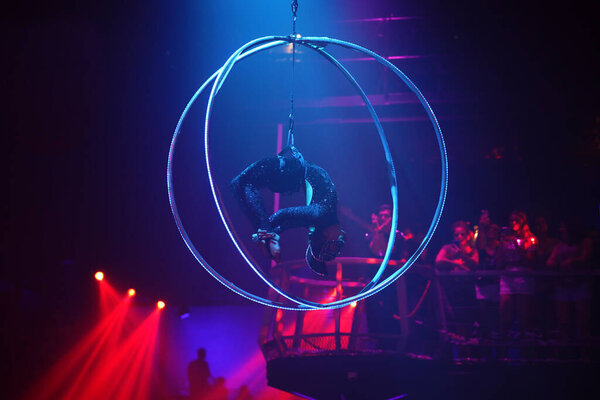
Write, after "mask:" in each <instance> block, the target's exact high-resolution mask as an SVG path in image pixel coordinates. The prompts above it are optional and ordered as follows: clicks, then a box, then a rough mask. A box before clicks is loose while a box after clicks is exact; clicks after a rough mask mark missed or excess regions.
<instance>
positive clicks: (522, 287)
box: [496, 211, 537, 338]
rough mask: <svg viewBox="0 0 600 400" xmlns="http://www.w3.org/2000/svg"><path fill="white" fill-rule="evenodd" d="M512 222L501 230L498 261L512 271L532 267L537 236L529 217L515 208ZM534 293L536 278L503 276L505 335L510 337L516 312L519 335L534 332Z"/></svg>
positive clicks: (501, 321)
mask: <svg viewBox="0 0 600 400" xmlns="http://www.w3.org/2000/svg"><path fill="white" fill-rule="evenodd" d="M509 222H510V228H507V229H505V230H503V232H502V239H501V241H500V246H499V247H498V253H497V257H496V264H497V265H498V267H501V268H504V269H505V270H506V271H509V272H524V271H528V270H531V263H532V261H533V259H534V257H535V250H536V244H537V239H536V237H535V236H533V234H532V233H531V231H530V229H529V225H528V224H527V216H526V215H525V213H524V212H522V211H513V212H512V213H511V214H510V217H509ZM533 295H534V281H533V279H532V278H531V277H527V276H519V275H517V276H510V275H503V276H502V277H501V278H500V334H501V335H502V337H503V338H506V337H507V336H508V333H509V331H510V329H511V328H512V325H513V322H514V317H515V314H516V316H517V323H518V332H517V336H520V335H522V334H524V333H525V332H531V329H532V323H531V322H532V321H531V319H532V306H533Z"/></svg>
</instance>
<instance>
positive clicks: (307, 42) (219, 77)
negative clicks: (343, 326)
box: [167, 36, 448, 310]
mask: <svg viewBox="0 0 600 400" xmlns="http://www.w3.org/2000/svg"><path fill="white" fill-rule="evenodd" d="M287 43H294V44H300V45H302V46H305V47H307V48H310V49H312V50H314V51H316V52H318V53H319V54H321V55H322V56H323V57H325V58H326V59H327V60H328V61H330V62H331V63H332V64H333V65H334V66H336V67H337V68H338V69H339V70H340V71H341V72H342V73H343V74H344V75H345V77H346V78H347V79H348V80H349V81H350V83H352V85H353V86H354V87H355V89H356V90H357V91H358V93H359V94H360V95H361V97H362V98H363V100H364V102H365V105H366V106H367V108H368V110H369V112H370V114H371V117H372V119H373V121H374V123H375V125H376V128H377V130H378V133H379V136H380V140H381V143H382V146H383V148H384V152H385V156H386V162H387V168H388V179H389V181H390V191H391V194H392V202H393V212H392V227H391V228H392V231H395V230H396V228H397V219H398V210H397V208H398V204H397V203H398V199H397V185H396V175H395V171H394V164H393V161H392V158H391V152H390V150H389V147H388V145H387V139H386V137H385V133H384V131H383V128H382V127H381V122H380V121H379V118H378V117H377V114H376V112H375V110H374V108H373V106H372V104H371V103H370V101H369V99H368V98H367V96H366V94H365V93H364V91H363V90H362V89H361V87H360V86H359V85H358V83H357V82H356V80H355V79H354V77H353V76H352V75H351V74H350V73H349V72H348V71H347V70H346V69H345V68H344V67H343V66H342V65H341V64H340V63H339V62H338V61H337V60H336V59H335V58H334V57H333V56H331V55H330V54H329V53H327V52H325V51H324V50H323V44H335V45H339V46H341V47H344V48H347V49H351V50H355V51H358V52H361V53H363V54H366V55H368V56H370V57H372V58H373V59H375V60H376V61H378V62H379V63H380V64H382V65H384V66H385V67H387V68H390V69H391V70H392V71H393V72H394V73H395V74H396V75H397V76H398V77H399V78H400V79H402V81H403V82H404V83H405V84H406V85H407V86H408V87H409V89H410V90H411V91H412V92H413V93H414V94H415V95H416V96H417V98H418V99H419V101H420V102H421V104H422V106H423V107H424V109H425V111H426V112H427V115H428V116H429V119H430V121H431V123H432V124H433V127H434V130H435V134H436V138H437V141H438V147H439V149H440V157H441V165H442V174H441V187H440V195H439V199H438V204H437V207H436V211H435V214H434V216H433V219H432V221H431V225H430V227H429V230H428V231H427V234H426V235H425V237H424V239H423V241H422V242H421V244H420V245H419V247H418V248H417V250H415V252H414V253H413V254H412V255H411V257H409V259H408V260H407V261H406V263H405V264H404V265H403V266H402V267H401V268H399V269H398V270H397V271H395V272H394V273H392V274H391V275H390V276H389V277H388V278H386V279H385V280H384V281H382V282H379V280H380V278H381V276H382V275H383V272H384V271H385V269H386V267H387V263H388V262H389V259H390V256H391V251H392V248H393V245H394V239H395V235H390V239H389V241H388V248H387V250H386V253H385V255H384V258H383V261H382V263H381V265H380V267H379V269H378V271H377V273H376V274H375V276H374V277H373V279H372V280H371V281H370V282H369V283H368V284H367V285H366V287H365V288H364V289H363V290H362V291H361V292H360V293H358V294H357V295H354V296H351V297H348V298H346V299H344V300H338V301H334V302H330V303H323V304H320V303H315V302H311V301H308V300H306V299H302V298H299V297H296V296H293V295H290V294H288V293H286V292H285V291H283V290H282V289H280V288H279V287H277V285H275V284H274V283H273V282H272V281H271V280H270V279H269V278H268V277H267V276H265V275H264V274H263V273H262V270H261V269H260V268H258V267H256V266H255V263H254V262H253V261H252V260H251V258H250V257H249V255H248V254H247V252H246V251H245V250H244V249H243V245H242V244H241V243H240V240H239V239H238V238H237V234H236V233H235V231H234V230H233V229H232V228H231V227H230V221H229V218H228V217H227V216H226V214H225V213H224V206H223V202H222V200H221V197H220V193H219V190H218V188H217V187H216V185H215V183H214V179H213V176H212V170H211V164H210V154H209V150H210V148H209V127H210V117H211V111H212V107H213V101H214V97H215V96H216V94H217V93H218V91H219V89H220V88H221V86H222V85H223V83H224V82H225V79H226V78H227V75H228V74H229V72H230V71H231V69H232V68H233V65H234V64H235V63H236V62H238V61H240V60H243V59H244V58H246V57H248V56H250V55H252V54H255V53H257V52H260V51H263V50H266V49H269V48H272V47H276V46H281V45H284V44H287ZM213 81H214V82H213ZM211 82H213V86H212V90H211V93H210V97H209V100H208V104H207V108H206V119H205V127H204V147H205V149H204V151H205V160H206V166H207V172H208V177H209V182H210V187H211V191H212V194H213V199H214V201H215V205H216V207H217V210H218V212H219V215H220V217H221V221H222V222H223V225H224V226H225V229H226V230H227V233H228V234H229V237H230V238H231V240H232V242H233V244H234V245H235V247H236V248H237V250H238V252H239V253H240V254H241V255H242V257H243V258H244V260H245V261H246V262H247V263H248V265H249V266H250V267H251V268H252V269H253V271H254V272H255V273H256V274H257V275H258V276H259V277H260V278H261V279H262V280H263V281H264V282H265V283H266V284H267V285H268V286H269V287H271V288H272V289H273V290H274V291H275V292H277V293H278V294H280V295H281V296H283V297H284V298H285V299H287V300H289V301H290V302H291V303H295V304H288V303H282V302H279V301H274V300H270V299H266V298H263V297H261V296H257V295H254V294H252V293H250V292H247V291H245V290H243V289H241V288H239V287H238V286H236V285H235V284H233V283H232V282H230V281H228V280H227V279H225V278H224V277H223V276H221V275H220V274H219V273H218V272H217V271H216V270H215V269H213V268H212V267H211V266H210V265H209V264H208V263H207V262H206V260H204V258H203V257H202V256H201V254H200V253H199V252H198V250H197V249H196V248H195V246H194V245H193V243H192V242H191V240H190V238H189V236H188V235H187V232H186V230H185V228H184V226H183V223H182V221H181V218H180V216H179V212H178V210H177V206H176V203H175V195H174V191H173V182H172V167H173V155H174V151H175V145H176V142H177V138H178V136H179V134H180V131H181V126H182V123H183V121H184V120H185V117H186V116H187V113H188V112H189V110H190V108H191V106H192V105H193V104H194V102H195V101H196V99H197V98H198V96H199V95H200V94H201V93H202V92H203V91H204V90H205V89H206V88H207V87H208V85H209V84H210V83H211ZM447 184H448V160H447V155H446V147H445V143H444V139H443V136H442V132H441V129H440V127H439V124H438V122H437V119H436V117H435V114H434V113H433V110H432V109H431V107H430V106H429V103H428V102H427V100H426V99H425V97H424V96H423V95H422V94H421V92H420V91H419V89H418V88H417V87H416V86H415V85H414V84H413V83H412V81H410V79H409V78H408V77H406V75H404V73H402V71H400V70H399V69H398V68H397V67H396V66H395V65H393V64H392V63H390V62H389V61H388V60H386V59H384V58H383V57H381V56H379V55H378V54H376V53H374V52H372V51H370V50H368V49H365V48H363V47H361V46H358V45H356V44H353V43H349V42H344V41H341V40H337V39H331V38H327V37H307V38H296V37H295V36H291V37H289V36H269V37H263V38H259V39H255V40H253V41H251V42H249V43H247V44H246V45H244V46H242V47H241V48H240V49H238V50H237V51H236V52H235V53H233V54H232V55H231V57H230V58H229V59H228V60H227V62H226V63H225V64H224V65H223V67H221V68H220V69H219V70H218V71H216V72H215V73H214V74H213V75H212V76H211V77H210V78H209V79H208V80H206V82H204V84H203V85H202V86H201V87H200V89H198V91H196V93H195V94H194V96H192V98H191V100H190V101H189V102H188V104H187V106H186V107H185V109H184V111H183V113H182V115H181V117H180V119H179V121H178V123H177V126H176V128H175V132H174V134H173V138H172V140H171V146H170V149H169V158H168V165H167V190H168V194H169V203H170V205H171V210H172V213H173V216H174V218H175V222H176V224H177V227H178V229H179V232H180V234H181V236H182V238H183V240H184V242H185V244H186V246H187V247H188V249H189V250H190V252H191V253H192V254H193V255H194V257H195V258H196V260H197V261H198V262H199V263H200V264H201V265H202V266H203V267H204V268H205V269H206V270H207V272H208V273H209V274H211V275H212V276H213V277H214V278H215V279H217V280H218V281H219V282H221V284H223V285H224V286H226V287H228V288H229V289H231V290H232V291H234V292H235V293H237V294H239V295H241V296H243V297H245V298H247V299H249V300H252V301H255V302H257V303H260V304H263V305H266V306H271V307H276V308H282V309H288V310H317V309H333V308H340V307H344V306H346V305H348V304H350V303H352V302H355V301H359V300H362V299H364V298H366V297H368V296H370V295H373V294H375V293H377V292H379V291H381V290H383V289H384V288H386V287H387V286H389V285H390V284H391V283H392V282H394V281H395V280H396V279H398V278H399V277H400V276H401V275H402V274H403V273H404V272H406V271H407V270H408V269H409V268H410V266H412V264H413V263H414V262H415V261H416V260H417V259H418V257H419V256H420V255H421V253H422V252H423V250H424V249H425V247H426V246H427V244H428V243H429V241H430V240H431V237H432V235H433V233H434V231H435V229H436V227H437V225H438V223H439V220H440V218H441V214H442V209H443V206H444V202H445V198H446V191H447Z"/></svg>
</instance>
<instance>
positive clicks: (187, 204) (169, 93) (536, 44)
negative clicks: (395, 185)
mask: <svg viewBox="0 0 600 400" xmlns="http://www.w3.org/2000/svg"><path fill="white" fill-rule="evenodd" d="M290 14H291V13H290V9H289V2H288V1H278V2H267V1H241V0H239V1H229V2H194V1H178V2H164V1H147V2H144V3H140V4H133V3H122V2H111V1H108V2H99V3H98V2H96V3H92V4H82V3H81V2H75V1H66V2H60V3H56V4H53V3H52V2H22V3H20V4H19V5H13V6H11V7H10V8H9V9H4V10H3V11H2V13H1V15H0V19H1V24H0V25H1V28H0V36H1V37H2V49H3V57H2V69H3V79H2V94H3V96H2V102H3V107H2V110H3V118H2V149H3V150H4V151H3V153H4V157H3V158H2V161H3V165H2V171H3V172H4V173H5V174H6V175H5V179H4V182H5V187H6V191H5V195H4V197H3V199H4V201H3V202H2V209H1V213H2V240H1V242H0V243H1V244H0V246H1V247H0V251H1V253H0V255H1V260H2V265H3V268H2V272H3V273H2V280H1V282H2V298H3V306H4V307H3V310H4V314H5V315H6V316H7V318H4V321H5V327H3V332H4V333H3V334H4V336H5V337H4V343H6V345H7V348H9V349H10V351H9V352H8V354H9V357H10V358H11V363H16V364H14V365H16V366H17V367H18V366H19V365H22V363H25V362H27V360H30V359H34V358H35V354H36V353H40V352H43V351H41V349H40V347H39V346H36V345H32V343H35V342H36V340H37V337H39V335H46V336H47V337H49V338H54V339H56V342H55V343H57V344H56V346H48V347H49V348H50V349H52V348H53V347H57V348H59V347H60V346H59V344H60V343H68V342H69V337H73V336H74V335H76V333H77V329H82V328H80V326H83V325H84V323H83V322H81V321H84V320H85V318H82V317H83V316H84V313H85V309H86V308H85V306H84V305H85V304H87V303H86V301H91V300H90V298H92V297H93V295H94V291H93V290H92V289H93V282H91V276H92V274H93V272H94V271H96V270H98V269H102V270H103V271H104V272H105V273H106V274H107V276H108V279H109V280H110V281H111V283H112V284H114V285H115V286H117V287H118V288H120V289H122V290H126V289H127V288H128V287H135V288H136V290H137V291H138V293H139V294H140V296H139V297H140V299H141V300H140V301H147V302H151V301H155V300H156V299H158V298H164V299H166V301H167V303H168V304H172V305H174V306H183V305H191V304H193V305H215V304H232V303H236V304H240V303H243V302H246V300H244V299H241V298H239V297H238V296H236V295H234V294H232V293H230V292H229V291H228V290H226V289H225V288H223V287H222V286H221V285H220V284H218V283H217V282H216V281H214V280H213V279H212V278H210V276H209V275H208V274H207V273H206V272H205V271H204V270H203V269H202V268H201V267H200V266H199V265H198V264H197V263H196V261H195V260H194V259H193V257H192V256H191V255H190V254H189V252H188V251H187V249H186V248H185V246H184V244H183V242H182V240H181V238H180V237H179V234H178V232H177V229H176V226H175V224H174V222H173V218H172V216H171V213H170V209H169V204H168V198H167V192H166V161H167V152H168V148H169V144H170V140H171V135H172V131H173V129H174V127H175V124H176V122H177V120H178V118H179V116H180V114H181V112H182V110H183V108H184V107H185V105H186V103H187V101H188V100H189V98H190V97H191V96H192V95H193V93H194V91H195V90H196V89H197V88H198V87H199V86H200V85H201V84H202V82H204V80H205V79H207V78H208V77H209V76H210V75H211V74H212V73H213V72H214V71H215V70H216V69H217V68H219V66H220V65H222V64H223V63H224V62H225V60H226V59H227V57H228V56H229V55H230V54H231V53H232V52H233V51H234V50H235V49H236V48H238V47H239V46H240V45H242V44H243V43H245V42H247V41H249V40H251V39H253V38H255V37H258V36H264V35H273V34H288V33H289V32H290V31H291V20H290ZM597 15H598V9H597V7H596V6H593V5H592V2H575V3H561V4H558V5H553V4H552V3H549V2H537V1H536V2H529V1H525V2H522V1H521V2H519V1H459V2H443V1H436V0H427V1H418V2H417V1H407V2H392V1H383V0H377V1H369V2H363V1H337V0H336V1H327V2H321V1H316V0H312V1H300V8H299V16H298V25H297V26H298V31H299V32H301V33H302V34H303V35H315V36H321V35H322V36H331V37H337V38H340V39H345V40H349V41H352V42H355V43H357V44H360V45H363V46H365V47H367V48H369V49H372V50H373V51H376V52H378V53H380V54H382V55H384V56H398V55H415V56H419V57H418V58H409V59H402V60H398V61H397V62H395V64H396V65H397V66H398V67H399V68H400V69H402V70H403V71H404V72H405V73H406V74H407V75H408V76H409V77H411V79H413V81H414V82H415V84H416V85H417V86H418V87H419V88H421V90H422V91H423V93H424V94H425V96H426V97H427V98H428V99H430V102H431V104H432V107H433V109H434V111H435V112H436V115H437V116H438V117H439V120H440V125H441V128H442V131H443V132H444V135H445V138H446V143H447V146H448V155H449V166H450V182H449V192H448V199H447V203H446V208H445V213H444V216H443V218H442V222H441V224H440V227H439V228H438V231H437V232H436V235H435V236H434V239H433V241H432V244H431V245H430V249H431V252H432V253H435V252H437V250H438V249H439V247H440V245H441V244H442V243H444V242H445V241H447V240H449V236H450V235H449V227H450V225H451V223H452V222H453V221H455V220H457V219H466V220H470V221H472V222H474V223H476V222H477V218H478V215H479V212H480V210H481V209H483V208H485V209H488V210H490V214H491V216H492V219H493V220H494V221H496V222H498V223H499V224H501V225H502V224H506V220H507V217H508V213H509V212H510V211H511V210H513V209H523V210H525V211H526V212H527V213H528V215H529V216H530V217H535V216H539V215H543V216H546V217H547V218H548V219H549V221H550V225H551V228H552V229H555V228H556V225H557V224H558V222H559V221H560V220H561V219H562V218H564V217H567V216H571V215H577V216H579V217H580V218H582V219H584V220H585V221H586V223H587V224H588V226H589V227H590V228H597V226H598V221H599V218H598V206H599V204H598V198H599V196H598V195H599V190H600V188H599V185H598V182H599V181H600V180H599V179H598V172H599V170H600V169H599V161H600V107H599V101H598V92H599V80H598V78H597V76H598V70H599V68H598V67H599V66H600V63H599V59H598V24H597ZM389 16H411V17H417V18H415V19H410V20H406V21H389V22H352V20H354V19H362V18H375V17H389ZM335 51H337V50H332V52H334V53H335ZM335 54H337V55H339V56H340V58H344V57H356V55H353V54H351V53H349V52H344V51H339V52H338V53H335ZM261 57H262V58H261ZM300 58H301V62H300V63H298V64H297V69H296V77H295V79H296V81H295V90H296V97H297V104H298V105H297V120H298V125H297V135H298V136H297V137H298V139H297V140H298V143H299V145H300V148H301V150H302V151H303V152H304V154H305V156H306V157H307V158H308V159H310V160H311V161H314V162H316V163H317V164H320V165H322V166H324V167H325V168H326V169H328V171H329V172H330V173H331V175H332V177H333V178H334V181H335V182H336V186H337V187H338V191H339V193H340V204H341V205H342V206H343V207H344V208H345V209H346V210H351V212H352V213H353V214H354V215H356V216H358V217H359V218H361V219H363V220H364V221H368V220H369V215H370V213H371V212H373V211H375V210H376V209H377V207H378V205H379V204H381V203H383V202H389V201H390V200H389V194H388V193H389V191H388V189H387V187H386V180H385V175H384V173H383V171H384V169H383V158H382V154H381V150H380V149H379V147H377V139H376V136H375V134H374V129H373V128H372V126H371V125H369V124H367V123H354V124H353V123H343V124H341V123H340V124H333V123H322V122H323V120H324V119H332V118H333V119H338V120H341V121H347V120H348V119H362V118H364V119H367V118H368V114H367V113H366V111H365V110H364V109H362V108H357V107H354V108H344V107H331V108H328V109H321V108H318V107H312V106H311V104H313V105H314V103H315V102H316V101H318V100H319V99H322V98H324V97H332V96H345V95H350V94H352V93H351V90H350V89H351V88H350V87H349V86H348V85H345V84H344V82H343V81H341V80H340V78H339V76H338V75H336V74H335V71H333V70H332V69H331V67H330V66H327V64H324V63H323V62H322V61H319V60H317V59H316V57H314V56H312V58H311V55H309V54H304V53H303V54H302V55H301V56H300ZM349 65H350V66H352V68H354V69H353V72H356V75H357V77H358V78H359V80H360V81H361V83H363V82H364V83H363V84H364V85H365V90H366V91H367V93H369V94H374V93H388V92H392V93H394V92H406V88H405V87H402V85H401V84H400V83H399V82H398V81H397V80H396V79H395V78H393V77H392V76H390V74H389V72H386V71H385V70H384V69H383V68H381V67H378V66H376V65H375V64H374V63H369V62H364V63H360V62H354V63H352V62H351V63H350V64H349ZM289 66H290V64H289V59H288V58H286V56H285V55H284V54H283V53H276V52H275V53H270V54H267V55H264V56H257V57H256V60H248V61H247V62H244V63H243V64H242V63H240V66H239V68H238V67H236V69H235V70H234V72H233V73H232V75H231V77H230V78H229V79H228V82H227V83H226V85H225V86H224V88H223V90H222V94H220V98H218V100H217V102H216V105H215V115H214V123H213V127H212V129H213V130H212V132H213V135H214V136H215V139H214V141H213V144H214V148H211V151H212V156H213V163H214V166H215V170H216V171H215V174H216V179H217V183H218V184H219V185H220V186H221V187H222V188H223V190H222V191H223V193H224V194H226V195H229V193H228V191H227V188H226V185H227V182H228V180H229V179H231V177H233V176H234V175H235V174H236V173H237V172H238V171H240V170H241V169H242V168H244V167H245V166H246V165H247V164H248V163H250V162H252V161H253V160H255V159H257V158H259V157H264V156H267V155H271V154H272V153H273V152H274V151H275V133H276V126H277V123H283V124H284V130H285V128H286V127H287V110H288V107H289V103H288V97H289V90H290V87H289V85H290V72H291V70H290V68H289ZM361 77H362V78H361ZM205 101H206V96H204V97H201V99H200V100H199V101H198V104H197V105H196V107H195V108H193V110H192V113H191V114H192V115H191V116H190V118H189V120H188V121H186V124H185V125H184V132H183V136H182V140H181V144H180V146H181V147H180V149H181V150H179V152H178V153H177V158H176V161H175V171H174V173H175V186H176V190H177V193H178V196H180V197H178V204H179V205H180V208H181V210H180V211H181V213H182V217H183V219H184V222H185V223H186V226H187V227H188V229H189V230H190V235H191V237H192V239H193V240H194V242H195V244H196V246H197V247H198V248H199V250H200V252H201V253H202V254H203V256H205V257H206V259H207V260H208V262H209V263H211V265H213V266H214V267H215V268H216V269H217V270H219V271H222V272H223V274H224V275H225V276H227V277H228V278H230V279H232V280H235V282H236V283H238V284H240V285H241V286H244V287H246V288H248V289H251V290H254V291H255V292H256V293H258V294H264V292H265V291H264V288H262V286H260V285H258V282H256V279H255V277H254V276H253V275H252V274H251V273H250V272H249V268H248V267H247V266H246V265H245V264H243V263H242V261H241V258H240V257H239V255H237V254H236V253H235V250H234V249H233V246H232V245H231V243H230V242H229V241H228V238H227V236H226V233H225V230H224V229H223V227H222V226H221V223H220V221H219V219H218V215H217V213H216V211H215V209H214V205H213V203H212V199H211V196H210V192H209V187H208V180H207V178H206V171H205V166H204V155H203V146H202V137H201V132H202V121H203V116H204V106H203V104H205ZM379 110H381V111H380V112H381V116H382V117H398V116H399V117H402V118H405V120H408V121H409V122H396V123H386V124H385V125H384V128H385V129H386V133H387V135H388V138H389V140H390V143H391V146H392V149H393V153H394V156H395V160H396V161H397V163H398V165H397V167H398V170H399V172H400V173H399V183H400V185H399V189H400V197H401V198H400V205H401V211H400V217H401V222H400V223H401V224H404V225H405V226H406V225H408V226H411V227H412V228H413V230H417V231H424V230H426V229H427V227H428V224H429V222H430V220H431V217H432V215H433V210H434V207H435V203H436V201H437V196H438V194H439V193H438V191H439V179H440V173H439V168H440V164H439V153H438V150H437V147H436V143H435V138H434V136H433V129H432V128H431V125H430V124H428V123H427V122H426V121H423V117H424V113H423V110H422V108H421V107H420V106H418V105H416V104H414V100H413V101H412V102H409V103H408V104H406V105H402V104H401V105H393V106H386V107H380V108H378V111H379ZM319 121H321V122H319ZM410 121H412V122H410ZM369 135H370V136H369ZM226 204H227V205H228V206H229V207H228V209H230V210H231V213H232V216H233V217H234V218H233V219H234V221H235V224H236V228H237V229H238V230H239V231H240V232H241V233H242V234H243V235H244V236H249V227H248V225H247V223H246V221H245V219H244V218H243V217H242V216H241V214H240V213H239V211H238V210H237V208H236V206H235V204H234V203H233V199H231V198H229V199H226ZM341 220H342V224H343V225H345V227H346V229H347V230H348V231H349V233H350V241H349V245H348V247H347V249H345V254H344V255H347V256H366V255H367V254H366V253H365V251H366V247H365V244H364V243H363V242H362V239H361V235H362V234H363V233H364V229H363V228H362V227H360V226H359V225H357V224H356V223H354V222H352V221H351V220H350V219H348V217H347V215H346V214H345V215H342V216H341ZM303 235H304V233H303V232H297V233H291V234H290V235H289V238H288V239H284V240H287V242H285V241H284V243H283V244H284V246H287V247H289V248H290V250H289V253H288V257H289V258H297V257H299V256H300V255H301V250H302V247H303V244H304V242H302V241H303V240H305V239H304V238H303ZM286 243H287V245H286ZM298 243H300V245H299V244H298ZM285 248H286V247H284V249H285ZM257 254H258V253H257ZM262 261H263V262H266V260H264V259H263V260H262ZM34 331H35V332H34ZM71 335H73V336H71ZM49 342H50V341H49ZM23 349H25V350H23ZM42 359H43V357H42ZM16 370H18V368H14V369H13V371H16ZM14 374H15V375H18V376H19V378H17V380H16V381H15V382H16V384H18V383H19V382H21V381H23V382H25V381H26V379H27V378H28V374H21V375H19V373H17V372H14Z"/></svg>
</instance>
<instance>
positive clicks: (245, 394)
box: [234, 385, 252, 400]
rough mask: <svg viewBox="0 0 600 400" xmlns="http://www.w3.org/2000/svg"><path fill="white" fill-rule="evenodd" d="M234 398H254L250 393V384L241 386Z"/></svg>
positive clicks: (244, 399)
mask: <svg viewBox="0 0 600 400" xmlns="http://www.w3.org/2000/svg"><path fill="white" fill-rule="evenodd" d="M234 400H252V395H251V394H250V389H248V386H246V385H242V386H240V389H239V390H238V392H237V394H236V396H235V398H234Z"/></svg>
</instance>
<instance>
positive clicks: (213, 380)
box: [187, 348, 252, 400]
mask: <svg viewBox="0 0 600 400" xmlns="http://www.w3.org/2000/svg"><path fill="white" fill-rule="evenodd" d="M187 375H188V382H189V385H190V396H189V399H190V400H228V399H229V390H228V389H227V387H226V386H225V384H226V380H225V378H224V377H222V376H218V377H213V376H212V375H211V373H210V367H209V365H208V362H207V361H206V349H204V348H201V349H198V351H197V358H196V359H195V360H193V361H191V362H190V363H189V364H188V367H187ZM233 399H234V400H252V395H251V394H250V389H249V388H248V386H246V385H242V386H240V387H239V388H238V390H237V391H236V393H234V397H233Z"/></svg>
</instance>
